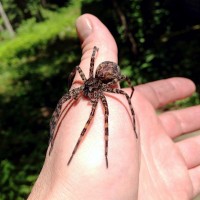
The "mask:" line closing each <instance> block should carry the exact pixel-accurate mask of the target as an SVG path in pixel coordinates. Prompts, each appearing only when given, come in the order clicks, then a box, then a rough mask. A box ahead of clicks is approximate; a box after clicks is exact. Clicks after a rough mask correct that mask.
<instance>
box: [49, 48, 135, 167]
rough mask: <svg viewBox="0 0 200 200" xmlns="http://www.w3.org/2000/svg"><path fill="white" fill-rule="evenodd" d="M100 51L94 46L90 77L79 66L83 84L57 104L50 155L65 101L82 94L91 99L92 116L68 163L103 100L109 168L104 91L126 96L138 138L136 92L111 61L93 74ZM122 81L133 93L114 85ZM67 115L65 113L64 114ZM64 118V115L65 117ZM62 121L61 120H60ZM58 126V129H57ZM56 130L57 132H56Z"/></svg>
mask: <svg viewBox="0 0 200 200" xmlns="http://www.w3.org/2000/svg"><path fill="white" fill-rule="evenodd" d="M97 51H98V48H97V47H96V46H95V47H94V48H93V52H92V56H91V61H90V72H89V78H88V79H86V77H85V74H84V73H83V71H82V69H81V68H80V67H79V66H77V67H76V69H75V71H76V70H77V71H78V72H79V74H80V76H81V78H82V80H83V82H84V84H83V85H81V86H80V87H78V88H75V89H71V90H70V91H69V92H68V93H66V94H64V96H63V97H62V98H61V99H60V101H59V102H58V104H57V107H56V109H55V111H54V113H53V116H52V118H51V121H50V145H51V146H50V150H49V155H50V153H51V151H52V149H53V145H54V141H55V138H56V135H57V132H58V130H59V127H60V125H61V122H62V120H63V119H62V120H60V118H61V115H62V113H63V112H64V110H65V109H66V107H67V106H66V107H65V108H64V109H63V111H62V112H61V109H62V105H63V103H65V102H66V101H67V100H69V99H74V100H77V99H78V98H79V97H80V96H81V95H83V96H85V97H86V98H88V99H89V101H90V102H91V104H92V110H91V112H90V116H89V118H88V120H87V122H86V124H85V126H84V128H83V130H82V132H81V134H80V136H79V139H78V141H77V143H76V145H75V147H74V149H73V152H72V154H71V157H70V159H69V161H68V163H67V165H69V164H70V162H71V160H72V158H73V156H74V154H75V153H76V151H77V149H78V147H79V144H80V142H81V141H82V139H83V136H84V135H85V133H86V131H87V128H88V126H89V124H90V122H91V120H92V118H93V117H94V113H95V110H96V107H97V104H98V101H99V100H101V102H102V104H103V107H104V113H105V160H106V167H107V168H108V136H109V131H108V116H109V110H108V103H107V100H106V97H105V95H104V92H111V93H117V94H122V95H124V96H125V97H126V99H127V101H128V104H129V107H130V110H131V114H132V117H133V130H134V132H135V136H136V138H138V135H137V132H136V127H135V113H134V110H133V106H132V104H131V97H132V95H133V92H134V88H133V86H131V82H130V80H129V79H128V78H127V77H126V76H124V75H122V74H121V73H120V68H119V66H118V65H117V64H116V63H114V62H111V61H105V62H102V63H100V64H99V66H98V67H97V70H96V73H95V76H93V71H94V61H95V54H96V52H97ZM74 76H75V73H74V72H72V73H71V77H72V78H74ZM120 81H127V82H128V84H129V86H130V87H131V88H132V92H131V95H130V97H129V95H128V94H127V93H126V92H124V91H123V90H121V89H118V88H114V87H113V86H116V84H117V83H118V82H120ZM64 116H65V115H64ZM63 118H64V117H63ZM59 121H60V122H59ZM58 122H59V123H58ZM56 127H57V130H56ZM55 130H56V132H55Z"/></svg>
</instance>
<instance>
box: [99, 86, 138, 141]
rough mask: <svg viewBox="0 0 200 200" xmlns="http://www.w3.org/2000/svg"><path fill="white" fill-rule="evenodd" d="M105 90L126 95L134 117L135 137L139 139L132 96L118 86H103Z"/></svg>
mask: <svg viewBox="0 0 200 200" xmlns="http://www.w3.org/2000/svg"><path fill="white" fill-rule="evenodd" d="M103 91H105V92H111V93H117V94H123V95H124V96H125V97H126V99H127V101H128V104H129V107H130V110H131V114H132V117H133V130H134V132H135V137H136V139H137V138H138V134H137V132H136V124H135V112H134V109H133V106H132V103H131V98H130V97H129V96H128V94H127V93H126V92H124V91H123V90H120V89H117V88H103Z"/></svg>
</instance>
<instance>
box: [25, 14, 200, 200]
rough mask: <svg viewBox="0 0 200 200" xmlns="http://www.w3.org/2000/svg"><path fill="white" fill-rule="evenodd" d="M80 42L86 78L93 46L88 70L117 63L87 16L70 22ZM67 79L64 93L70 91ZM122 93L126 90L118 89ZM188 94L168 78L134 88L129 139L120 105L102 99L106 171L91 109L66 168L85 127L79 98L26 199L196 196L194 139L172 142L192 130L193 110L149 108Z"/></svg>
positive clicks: (103, 32)
mask: <svg viewBox="0 0 200 200" xmlns="http://www.w3.org/2000/svg"><path fill="white" fill-rule="evenodd" d="M76 26H77V33H78V35H79V38H80V40H81V43H82V52H83V55H82V59H81V63H80V67H81V68H82V70H83V72H84V73H85V74H86V76H88V74H89V63H90V57H91V52H92V49H93V47H94V46H98V48H99V53H98V56H97V58H96V60H95V67H97V65H98V64H99V63H101V62H103V61H113V62H116V63H117V46H116V43H115V41H114V39H113V37H112V35H111V34H110V32H109V31H108V29H107V28H106V27H105V26H104V25H103V24H102V23H101V22H100V21H99V20H98V19H97V18H96V17H94V16H92V15H88V14H85V15H82V16H81V17H79V18H78V20H77V24H76ZM80 80H81V79H80V77H79V75H77V76H76V77H75V83H74V84H73V86H72V87H77V86H78V85H79V84H80V83H79V81H80ZM124 91H126V92H127V93H128V94H130V93H131V90H130V89H128V88H127V89H125V90H124ZM194 91H195V85H194V84H193V82H192V81H190V80H188V79H185V78H170V79H165V80H160V81H155V82H151V83H147V84H143V85H139V86H136V87H135V92H134V94H133V97H132V104H133V107H134V110H135V113H136V121H137V123H136V128H137V130H138V133H139V139H136V138H135V135H134V132H133V127H132V121H131V117H130V111H129V108H128V104H127V100H126V98H125V97H124V96H122V95H119V94H107V95H106V98H107V101H108V108H109V149H108V160H109V168H108V169H107V168H106V164H105V158H104V110H103V106H102V104H101V103H99V104H98V106H97V110H96V113H95V116H94V119H93V121H92V122H91V126H90V127H89V128H88V130H87V134H86V137H85V138H84V140H83V142H82V144H81V145H80V147H79V149H78V150H77V152H76V154H75V156H74V158H73V160H72V162H71V163H70V165H69V166H67V161H68V159H69V157H70V156H71V152H72V150H73V147H74V145H75V143H76V141H77V139H78V137H79V135H80V132H81V130H82V128H83V127H84V125H85V122H86V120H87V118H88V117H89V113H90V111H91V104H90V103H89V102H88V100H87V99H85V98H80V99H79V100H78V102H77V103H75V104H73V105H72V106H71V108H70V109H69V111H68V113H67V115H66V117H65V119H64V120H63V123H62V125H61V127H60V130H59V132H58V136H57V138H56V140H55V144H54V148H53V150H52V153H51V155H50V156H49V154H48V152H47V155H46V159H45V163H44V166H43V168H42V170H41V173H40V175H39V177H38V179H37V181H36V183H35V185H34V187H33V189H32V192H31V194H30V196H29V197H28V199H29V200H35V199H37V200H44V199H47V200H64V199H65V200H66V199H70V200H79V199H81V200H82V199H83V200H85V199H87V200H90V199H91V200H93V199H95V200H98V199H99V200H102V199H105V200H133V199H139V200H168V199H169V200H170V199H173V200H180V199H181V200H189V199H192V198H194V197H195V196H196V195H197V194H198V193H200V156H199V155H200V136H195V137H192V138H190V139H185V140H183V141H181V142H176V143H175V142H174V141H173V139H174V138H176V137H178V136H180V135H183V134H185V133H190V132H192V131H196V130H199V129H200V106H193V107H189V108H185V109H182V110H175V111H170V112H164V113H162V114H160V115H158V114H156V109H158V108H160V107H161V106H164V105H167V104H168V103H170V102H174V101H176V100H179V99H184V98H186V97H188V96H190V95H191V94H192V93H193V92H194Z"/></svg>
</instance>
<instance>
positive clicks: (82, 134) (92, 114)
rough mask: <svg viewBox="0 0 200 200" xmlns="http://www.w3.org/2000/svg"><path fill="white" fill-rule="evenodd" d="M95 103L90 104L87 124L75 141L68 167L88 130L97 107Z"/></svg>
mask: <svg viewBox="0 0 200 200" xmlns="http://www.w3.org/2000/svg"><path fill="white" fill-rule="evenodd" d="M97 103H98V101H95V102H94V103H93V104H92V110H91V112H90V116H89V119H88V120H87V122H86V124H85V126H84V128H83V130H82V132H81V134H80V136H79V139H78V141H77V143H76V145H75V147H74V149H73V152H72V155H71V157H70V159H69V161H68V163H67V165H69V164H70V162H71V161H72V158H73V157H74V154H75V153H76V151H77V149H78V147H79V145H80V142H81V141H82V139H83V136H84V135H85V133H86V131H87V128H88V126H89V125H90V122H91V120H92V119H93V117H94V113H95V110H96V107H97Z"/></svg>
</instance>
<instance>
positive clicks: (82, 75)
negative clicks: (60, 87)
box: [76, 65, 87, 82]
mask: <svg viewBox="0 0 200 200" xmlns="http://www.w3.org/2000/svg"><path fill="white" fill-rule="evenodd" d="M76 70H77V71H78V73H79V74H80V76H81V78H82V80H83V81H84V82H85V81H86V80H87V79H86V77H85V74H84V73H83V71H82V69H81V68H80V67H79V65H77V66H76Z"/></svg>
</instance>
